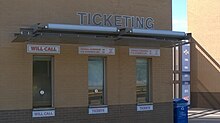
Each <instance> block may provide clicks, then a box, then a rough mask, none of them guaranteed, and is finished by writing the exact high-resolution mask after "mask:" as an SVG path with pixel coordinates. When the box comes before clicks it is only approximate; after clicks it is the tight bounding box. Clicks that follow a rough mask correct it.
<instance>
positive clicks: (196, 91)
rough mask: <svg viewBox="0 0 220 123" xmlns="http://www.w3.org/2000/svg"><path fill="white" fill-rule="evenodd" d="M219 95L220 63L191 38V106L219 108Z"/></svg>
mask: <svg viewBox="0 0 220 123" xmlns="http://www.w3.org/2000/svg"><path fill="white" fill-rule="evenodd" d="M219 55H220V53H219ZM219 97H220V65H219V63H218V61H216V60H215V59H214V58H213V57H212V56H211V55H210V54H209V53H208V52H207V51H206V50H205V49H204V48H203V47H202V46H201V45H200V44H199V43H198V42H197V41H196V40H195V39H194V38H193V39H192V44H191V107H197V108H214V109H220V98H219Z"/></svg>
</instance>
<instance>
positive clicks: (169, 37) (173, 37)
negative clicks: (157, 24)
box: [12, 24, 190, 47]
mask: <svg viewBox="0 0 220 123" xmlns="http://www.w3.org/2000/svg"><path fill="white" fill-rule="evenodd" d="M15 36H16V38H15V39H14V40H13V41H12V42H37V43H73V44H92V45H119V46H148V47H173V46H176V45H182V44H183V43H185V40H187V39H188V38H189V37H190V35H189V34H186V33H185V32H176V31H169V30H147V29H133V28H117V27H103V26H87V25H68V24H37V25H34V26H32V27H29V28H20V33H16V34H15Z"/></svg>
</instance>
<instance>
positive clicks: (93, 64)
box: [88, 57, 105, 106]
mask: <svg viewBox="0 0 220 123" xmlns="http://www.w3.org/2000/svg"><path fill="white" fill-rule="evenodd" d="M88 104H89V106H97V105H104V104H105V58H102V57H89V59H88Z"/></svg>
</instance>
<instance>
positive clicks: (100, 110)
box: [89, 107, 108, 114]
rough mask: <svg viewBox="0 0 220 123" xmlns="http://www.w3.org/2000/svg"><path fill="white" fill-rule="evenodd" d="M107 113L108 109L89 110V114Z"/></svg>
mask: <svg viewBox="0 0 220 123" xmlns="http://www.w3.org/2000/svg"><path fill="white" fill-rule="evenodd" d="M104 113H108V107H98V108H95V107H94V108H93V107H92V108H89V114H104Z"/></svg>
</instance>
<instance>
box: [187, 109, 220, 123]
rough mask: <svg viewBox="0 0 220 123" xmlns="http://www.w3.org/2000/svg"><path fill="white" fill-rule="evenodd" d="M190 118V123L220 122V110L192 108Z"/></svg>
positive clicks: (189, 112)
mask: <svg viewBox="0 0 220 123" xmlns="http://www.w3.org/2000/svg"><path fill="white" fill-rule="evenodd" d="M188 118H189V123H220V110H213V109H204V108H192V109H189V111H188Z"/></svg>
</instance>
